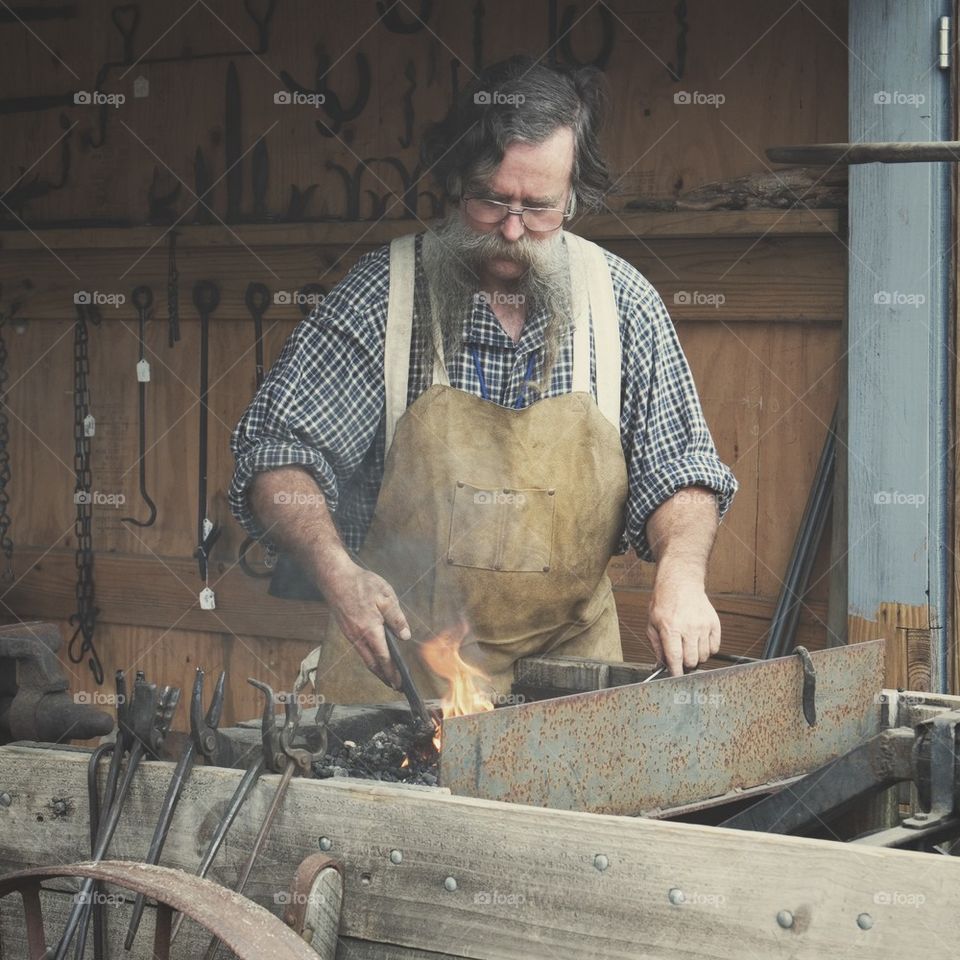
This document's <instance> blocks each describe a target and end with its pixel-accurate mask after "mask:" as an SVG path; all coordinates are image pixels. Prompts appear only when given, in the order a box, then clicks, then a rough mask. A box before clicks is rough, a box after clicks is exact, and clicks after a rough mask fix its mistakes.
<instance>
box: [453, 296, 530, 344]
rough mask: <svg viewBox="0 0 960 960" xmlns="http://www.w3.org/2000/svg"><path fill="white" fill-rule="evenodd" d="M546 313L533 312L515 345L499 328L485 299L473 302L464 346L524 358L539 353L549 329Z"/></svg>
mask: <svg viewBox="0 0 960 960" xmlns="http://www.w3.org/2000/svg"><path fill="white" fill-rule="evenodd" d="M546 321H547V313H546V310H544V309H543V308H542V307H538V308H537V309H535V310H533V311H531V312H530V313H528V314H527V318H526V320H525V321H524V323H523V330H521V331H520V340H519V341H518V342H517V343H516V344H514V342H513V341H512V340H511V339H510V337H509V336H507V334H506V333H505V332H504V329H503V327H501V326H500V321H499V320H498V319H497V316H496V314H495V313H494V312H493V308H492V307H491V306H490V304H489V303H488V302H487V301H486V300H485V299H483V298H481V297H477V298H475V299H474V301H473V307H472V310H471V311H470V315H469V316H468V317H467V318H466V321H465V323H464V332H463V342H464V343H465V344H468V345H469V344H477V345H481V344H482V345H484V346H488V347H497V348H499V349H516V350H517V351H518V352H519V353H520V354H521V355H522V354H525V353H529V352H531V351H532V350H539V349H540V348H541V347H542V346H543V343H544V333H545V331H546V326H547V323H546Z"/></svg>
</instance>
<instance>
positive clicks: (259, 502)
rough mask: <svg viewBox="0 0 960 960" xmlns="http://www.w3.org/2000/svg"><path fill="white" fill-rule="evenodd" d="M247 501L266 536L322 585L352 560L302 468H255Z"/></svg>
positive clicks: (311, 482) (325, 507)
mask: <svg viewBox="0 0 960 960" xmlns="http://www.w3.org/2000/svg"><path fill="white" fill-rule="evenodd" d="M249 497H250V506H251V508H252V509H253V514H254V516H255V517H256V520H257V522H258V523H259V524H260V526H261V527H262V528H263V529H264V530H265V531H266V532H267V536H268V537H269V538H270V539H271V540H272V541H273V542H274V543H276V544H278V545H279V546H280V547H281V548H282V549H283V550H285V551H287V552H288V553H290V554H291V555H292V556H293V558H294V559H295V560H296V561H297V563H298V564H299V565H300V567H301V568H302V569H303V570H304V571H305V572H307V573H308V574H310V575H312V576H313V577H314V578H315V579H316V581H317V584H318V586H319V587H320V589H321V590H324V589H325V587H326V585H327V584H328V583H329V582H330V581H331V580H332V579H333V578H334V577H336V576H337V575H338V574H339V573H341V572H342V571H344V570H345V569H349V568H350V567H352V566H353V561H352V560H351V558H350V554H349V552H348V551H347V549H346V547H344V545H343V541H342V540H341V539H340V535H339V533H337V528H336V527H335V526H334V524H333V519H332V517H331V516H330V510H329V509H328V508H327V503H326V499H325V498H324V496H323V494H322V493H321V492H320V489H319V487H317V484H316V482H315V481H314V479H313V477H312V476H311V475H310V474H309V473H308V472H307V471H306V470H303V469H302V468H300V467H281V468H280V469H277V470H267V471H264V472H263V473H258V474H257V475H256V476H255V477H254V480H253V483H252V484H251V487H250V493H249Z"/></svg>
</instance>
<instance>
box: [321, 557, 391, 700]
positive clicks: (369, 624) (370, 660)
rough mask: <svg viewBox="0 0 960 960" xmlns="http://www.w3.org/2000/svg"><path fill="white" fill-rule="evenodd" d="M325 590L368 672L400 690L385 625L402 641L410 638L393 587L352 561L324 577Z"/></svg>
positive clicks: (346, 635) (341, 626)
mask: <svg viewBox="0 0 960 960" xmlns="http://www.w3.org/2000/svg"><path fill="white" fill-rule="evenodd" d="M323 590H324V596H325V598H326V600H327V603H328V604H329V606H330V609H331V611H332V612H333V615H334V616H335V617H336V619H337V624H338V625H339V627H340V629H341V630H342V631H343V635H344V636H345V637H346V638H347V639H348V640H349V641H350V643H352V644H353V647H354V649H355V650H356V651H357V653H358V654H359V655H360V659H361V660H362V661H363V662H364V665H365V666H366V667H367V669H368V670H370V671H371V673H373V674H374V675H375V676H377V677H379V678H380V679H381V680H382V681H383V682H384V683H385V684H387V685H388V686H390V687H393V688H394V689H395V690H399V689H400V684H401V679H400V671H399V670H398V669H397V667H396V664H394V662H393V660H392V659H391V657H390V653H389V651H388V650H387V641H386V638H385V637H384V634H383V625H384V624H385V623H386V624H387V625H388V626H389V627H390V628H391V629H392V630H393V632H394V633H396V634H397V636H398V637H399V638H400V639H401V640H409V639H410V627H409V626H408V625H407V620H406V617H404V615H403V611H402V610H401V609H400V601H399V600H398V599H397V595H396V593H395V592H394V590H393V587H391V586H390V584H389V583H387V581H386V580H384V579H383V577H380V576H378V575H377V574H375V573H373V572H372V571H370V570H365V569H364V568H363V567H361V566H358V565H357V564H355V563H353V562H352V561H350V562H349V563H348V564H346V565H344V567H343V569H342V570H341V571H338V572H337V573H335V574H333V575H332V576H327V577H325V578H324V583H323Z"/></svg>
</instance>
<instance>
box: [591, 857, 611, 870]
mask: <svg viewBox="0 0 960 960" xmlns="http://www.w3.org/2000/svg"><path fill="white" fill-rule="evenodd" d="M593 865H594V866H595V867H596V868H597V869H598V870H599V871H600V872H601V873H603V871H604V870H606V869H607V867H609V866H610V861H609V860H607V858H606V856H605V855H604V854H602V853H598V854H597V855H596V856H595V857H594V858H593Z"/></svg>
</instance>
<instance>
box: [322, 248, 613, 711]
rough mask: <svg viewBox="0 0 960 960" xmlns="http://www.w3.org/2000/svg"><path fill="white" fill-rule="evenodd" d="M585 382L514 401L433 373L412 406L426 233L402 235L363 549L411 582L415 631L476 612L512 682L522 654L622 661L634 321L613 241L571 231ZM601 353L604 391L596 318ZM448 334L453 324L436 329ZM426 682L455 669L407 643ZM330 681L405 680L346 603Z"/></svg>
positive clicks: (355, 699) (436, 628) (477, 639)
mask: <svg viewBox="0 0 960 960" xmlns="http://www.w3.org/2000/svg"><path fill="white" fill-rule="evenodd" d="M564 237H565V240H566V247H567V250H568V251H569V259H570V276H571V288H572V289H571V292H572V304H573V313H574V323H575V328H574V332H573V391H572V392H571V393H569V394H565V395H563V396H557V397H548V398H545V399H543V400H539V401H537V402H536V403H534V404H532V405H531V406H529V407H525V408H522V409H519V410H517V409H512V408H507V407H503V406H500V405H499V404H496V403H492V402H490V401H488V400H484V399H482V398H480V397H476V396H473V395H471V394H468V393H466V392H464V391H462V390H458V389H455V388H453V387H451V386H450V383H449V379H448V376H447V371H446V367H445V364H444V362H443V358H442V357H437V358H435V363H434V369H433V384H432V386H430V387H429V388H428V389H427V390H426V391H425V392H424V393H423V394H421V395H420V396H419V397H418V398H417V399H416V401H415V402H414V403H413V404H412V405H411V406H410V407H409V409H404V408H405V407H406V398H407V380H408V375H409V358H410V344H411V337H412V323H413V299H414V298H413V288H414V269H415V257H414V240H415V238H414V237H413V236H412V235H411V236H406V237H400V238H398V239H396V240H394V241H393V242H392V243H391V247H390V293H389V304H388V314H387V330H386V344H385V351H384V352H385V359H384V377H385V383H386V418H387V423H386V431H387V432H386V442H387V454H386V460H385V464H384V475H383V482H382V485H381V489H380V494H379V497H378V499H377V505H376V509H375V512H374V516H373V520H372V522H371V525H370V529H369V531H368V534H367V537H366V540H365V542H364V545H363V547H362V548H361V550H360V552H359V553H360V558H361V560H362V562H363V563H364V564H365V565H366V566H368V567H369V568H370V569H371V570H374V571H376V572H377V573H378V574H380V576H382V577H383V578H384V579H385V580H386V581H387V582H388V583H390V584H391V586H392V587H393V588H394V590H395V591H396V593H397V596H398V597H399V599H400V603H401V605H402V607H403V609H404V612H405V614H406V616H407V620H408V622H409V624H410V629H411V631H412V633H413V640H412V641H411V642H410V643H408V644H405V645H404V647H405V649H406V650H407V651H411V652H412V651H414V650H416V648H417V646H418V644H419V643H422V642H423V641H425V640H428V639H429V638H431V637H432V636H434V635H435V634H436V633H439V632H440V631H444V630H448V629H450V628H456V627H457V625H458V624H460V623H462V622H463V621H465V622H466V625H467V626H468V633H467V636H466V639H465V641H464V644H463V646H462V647H461V651H460V652H461V656H462V657H463V658H464V660H466V661H467V662H469V663H472V664H474V665H475V666H477V667H479V669H480V670H482V671H483V672H484V673H485V674H487V676H489V677H490V678H491V681H492V686H493V687H495V688H496V690H497V691H498V692H499V693H501V694H509V692H510V685H511V682H512V678H513V669H512V667H513V662H514V661H515V660H517V659H518V658H519V657H523V656H528V655H532V654H540V653H547V652H550V653H553V654H555V655H563V656H581V657H596V658H600V659H604V660H612V661H621V660H622V659H623V654H622V650H621V646H620V631H619V625H618V621H617V611H616V605H615V603H614V598H613V590H612V587H611V583H610V579H609V578H608V576H607V574H606V567H607V564H608V562H609V560H610V556H611V554H612V553H613V551H614V549H615V548H616V544H617V540H618V538H619V535H620V532H621V530H622V528H623V523H624V514H625V503H626V495H627V471H626V464H625V461H624V457H623V450H622V447H621V443H620V429H619V420H620V363H621V360H620V332H619V316H618V313H617V310H616V305H615V301H614V295H613V287H612V283H611V279H610V273H609V270H608V268H607V263H606V260H605V258H604V256H603V251H602V250H601V249H600V247H598V246H597V245H596V244H593V243H591V242H589V241H587V240H584V239H583V238H582V237H578V236H575V235H574V234H570V233H565V234H564ZM591 318H592V325H593V330H594V340H595V354H596V366H597V392H598V398H597V400H596V401H595V400H594V399H593V396H592V394H591V391H590V328H591ZM436 339H437V340H438V342H439V341H440V340H441V338H440V337H437V338H436ZM406 659H407V661H408V663H409V664H410V666H411V670H412V672H413V674H414V677H415V679H416V681H417V683H418V686H419V687H420V690H421V692H422V693H423V695H424V696H425V697H428V698H430V697H440V696H442V695H443V693H444V692H445V688H446V684H445V683H444V682H443V681H441V680H440V679H439V678H436V677H435V676H434V675H433V674H432V673H431V672H430V671H429V670H428V669H427V668H426V667H425V666H424V665H423V664H422V663H421V661H420V657H419V655H411V653H409V652H408V655H407V657H406ZM316 689H317V692H318V693H321V694H323V695H324V696H325V697H326V698H327V699H328V700H333V701H334V702H338V703H384V702H387V701H390V700H395V699H401V698H402V694H400V693H398V692H396V691H394V690H392V689H390V688H389V687H387V686H385V685H384V684H383V683H382V682H381V681H380V680H379V679H377V678H376V677H375V676H374V675H373V674H372V673H370V672H369V671H368V670H367V669H366V667H365V666H364V665H363V663H362V661H361V660H360V657H359V656H358V655H357V653H356V651H355V650H354V649H353V647H352V646H351V644H350V643H349V641H348V640H347V639H346V637H344V635H343V634H342V632H341V631H340V629H339V627H338V626H337V623H336V620H335V619H334V618H333V617H332V616H331V618H330V622H329V626H328V629H327V633H326V636H325V639H324V641H323V644H322V647H321V653H320V660H319V664H318V668H317V672H316Z"/></svg>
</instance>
